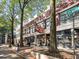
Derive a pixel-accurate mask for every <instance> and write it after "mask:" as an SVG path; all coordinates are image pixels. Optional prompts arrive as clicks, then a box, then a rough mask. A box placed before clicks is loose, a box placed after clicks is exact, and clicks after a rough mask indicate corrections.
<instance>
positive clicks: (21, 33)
mask: <svg viewBox="0 0 79 59" xmlns="http://www.w3.org/2000/svg"><path fill="white" fill-rule="evenodd" d="M23 15H24V9H21V25H20V30H21V31H20V46H21V47H22V46H24V45H23Z"/></svg>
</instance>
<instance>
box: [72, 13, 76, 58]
mask: <svg viewBox="0 0 79 59" xmlns="http://www.w3.org/2000/svg"><path fill="white" fill-rule="evenodd" d="M74 28H75V24H74V14H73V20H72V29H71V36H72V49H73V54H74V55H73V59H75V38H74Z"/></svg>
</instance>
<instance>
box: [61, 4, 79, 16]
mask: <svg viewBox="0 0 79 59" xmlns="http://www.w3.org/2000/svg"><path fill="white" fill-rule="evenodd" d="M78 12H79V6H78V5H77V6H74V7H72V8H70V9H68V10H66V11H64V12H62V13H60V15H61V16H62V15H67V17H71V16H74V14H76V13H78Z"/></svg>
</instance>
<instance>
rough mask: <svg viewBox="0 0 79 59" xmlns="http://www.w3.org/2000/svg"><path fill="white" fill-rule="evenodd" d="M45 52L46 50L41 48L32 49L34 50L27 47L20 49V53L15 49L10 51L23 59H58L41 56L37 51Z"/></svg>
mask: <svg viewBox="0 0 79 59" xmlns="http://www.w3.org/2000/svg"><path fill="white" fill-rule="evenodd" d="M43 50H44V51H45V50H48V49H47V48H45V47H44V48H43V47H42V48H41V47H34V48H29V47H21V48H20V51H18V52H17V51H16V47H13V48H12V51H13V52H14V53H17V55H19V56H21V57H23V58H25V59H59V58H55V57H52V56H48V55H45V54H41V53H39V52H38V51H43Z"/></svg>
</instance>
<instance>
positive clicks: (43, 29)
mask: <svg viewBox="0 0 79 59" xmlns="http://www.w3.org/2000/svg"><path fill="white" fill-rule="evenodd" d="M59 4H60V3H59ZM59 4H58V5H59ZM63 4H68V5H67V6H65V5H64V6H62V5H63ZM62 5H60V6H57V8H56V25H57V26H56V29H57V30H56V31H57V43H58V47H62V48H72V44H73V43H72V29H73V20H74V39H75V41H74V42H75V47H76V48H78V47H79V1H78V0H74V1H72V0H71V2H65V3H62ZM60 7H61V8H60ZM58 8H60V9H58ZM50 13H51V11H50V10H47V11H45V12H44V13H43V14H42V15H40V16H38V17H36V18H34V19H33V20H31V21H30V22H28V21H24V25H23V40H24V45H27V43H28V42H29V40H30V43H31V44H32V45H33V44H35V45H37V46H49V42H50V25H51V19H50ZM16 32H17V33H16V34H17V35H16V37H17V42H19V39H20V27H18V29H17V28H16Z"/></svg>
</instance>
